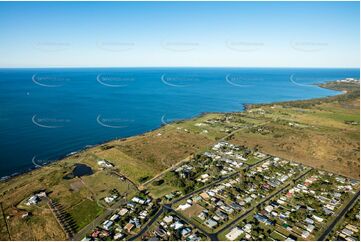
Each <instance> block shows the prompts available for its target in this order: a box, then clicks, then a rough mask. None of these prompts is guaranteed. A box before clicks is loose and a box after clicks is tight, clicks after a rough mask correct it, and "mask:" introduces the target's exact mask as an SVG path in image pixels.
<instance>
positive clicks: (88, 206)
mask: <svg viewBox="0 0 361 242" xmlns="http://www.w3.org/2000/svg"><path fill="white" fill-rule="evenodd" d="M68 212H69V214H70V215H71V216H72V218H73V219H74V221H75V222H76V224H77V225H78V229H81V228H83V227H84V226H86V225H87V224H89V223H90V222H91V221H92V220H93V219H94V218H96V217H97V216H99V215H100V214H101V213H102V212H103V208H102V207H99V206H98V204H97V203H96V202H95V201H90V200H89V199H85V200H84V201H82V202H81V203H79V204H78V205H76V206H74V207H72V208H71V209H70V210H69V211H68Z"/></svg>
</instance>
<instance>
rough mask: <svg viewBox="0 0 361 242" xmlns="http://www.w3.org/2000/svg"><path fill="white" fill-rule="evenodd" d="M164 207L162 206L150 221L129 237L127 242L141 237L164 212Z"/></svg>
mask: <svg viewBox="0 0 361 242" xmlns="http://www.w3.org/2000/svg"><path fill="white" fill-rule="evenodd" d="M165 209H166V208H165V207H164V206H162V207H161V208H160V209H159V210H158V211H157V212H156V214H155V215H154V216H153V218H152V219H151V220H149V222H148V223H147V224H146V225H145V226H144V227H143V228H142V229H141V230H140V231H139V232H138V233H137V234H136V235H134V236H133V237H130V238H129V239H128V240H136V239H137V238H139V237H141V236H142V235H143V234H144V233H145V232H147V230H148V229H149V228H150V227H151V226H152V225H153V223H154V222H155V221H156V220H157V219H158V218H159V216H160V215H162V214H163V213H164V212H165Z"/></svg>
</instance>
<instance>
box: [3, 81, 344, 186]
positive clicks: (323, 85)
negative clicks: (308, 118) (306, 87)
mask: <svg viewBox="0 0 361 242" xmlns="http://www.w3.org/2000/svg"><path fill="white" fill-rule="evenodd" d="M336 82H337V81H326V82H323V83H318V84H313V85H315V86H318V87H321V88H324V89H329V90H334V91H338V92H339V93H337V94H335V95H331V96H325V97H319V98H311V99H297V100H289V101H276V102H270V103H259V104H251V103H249V104H247V103H243V104H242V107H243V110H241V111H228V112H212V111H210V112H202V113H200V114H198V115H195V116H194V117H191V118H184V119H178V120H174V121H171V122H169V123H162V122H161V124H160V126H158V127H155V128H154V129H151V130H148V131H146V132H143V133H140V134H135V135H131V136H127V137H123V138H115V139H109V140H105V141H101V142H99V143H96V144H92V145H85V146H84V147H83V148H80V149H78V150H76V151H72V152H70V153H68V154H64V155H60V156H59V157H58V158H56V159H54V160H52V161H48V162H47V163H45V164H44V165H38V167H37V166H33V167H30V168H28V169H25V170H23V171H18V172H14V173H13V174H11V175H5V176H2V177H0V183H3V182H7V181H10V180H12V179H14V178H16V177H21V176H22V175H25V174H28V173H31V172H33V171H35V170H39V169H41V168H43V167H47V166H50V165H52V164H55V163H58V162H60V161H62V160H64V159H67V158H69V157H72V156H77V155H79V154H81V153H83V152H86V151H88V150H89V149H92V148H94V147H98V146H101V145H106V144H108V143H110V142H114V141H122V140H127V139H131V138H137V137H142V136H145V135H147V134H148V133H150V132H154V131H156V130H158V129H160V128H162V127H164V126H166V125H169V124H172V123H177V122H184V121H187V120H192V119H198V118H201V117H204V116H206V115H209V114H231V113H243V112H247V111H248V110H249V109H252V108H257V107H260V106H265V105H267V106H269V105H282V104H290V103H297V102H312V101H318V100H321V101H322V100H327V99H330V98H331V99H333V98H336V97H339V96H343V95H346V94H348V93H349V92H348V91H347V90H340V89H334V88H332V87H328V86H327V85H329V84H333V83H336Z"/></svg>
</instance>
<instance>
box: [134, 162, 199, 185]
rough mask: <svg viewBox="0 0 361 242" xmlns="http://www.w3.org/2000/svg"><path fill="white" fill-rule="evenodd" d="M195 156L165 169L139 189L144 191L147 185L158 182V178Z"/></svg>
mask: <svg viewBox="0 0 361 242" xmlns="http://www.w3.org/2000/svg"><path fill="white" fill-rule="evenodd" d="M192 157H193V155H190V156H187V157H186V158H184V159H183V160H181V161H179V162H177V163H175V164H174V165H172V166H171V167H169V168H167V169H165V170H164V171H162V172H161V173H159V174H157V175H156V176H154V177H153V178H151V179H150V180H148V181H146V182H144V183H142V184H141V185H140V186H139V188H140V190H142V189H143V188H144V187H145V186H146V185H148V184H149V183H151V182H152V181H154V180H156V179H157V178H159V177H161V176H163V175H164V174H165V173H167V172H168V171H171V170H173V169H175V168H176V167H178V166H180V165H181V164H183V163H184V162H187V161H190V160H191V159H192Z"/></svg>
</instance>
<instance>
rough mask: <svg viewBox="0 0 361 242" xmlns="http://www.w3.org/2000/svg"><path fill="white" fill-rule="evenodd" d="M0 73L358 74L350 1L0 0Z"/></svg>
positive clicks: (356, 22) (356, 28) (355, 19)
mask: <svg viewBox="0 0 361 242" xmlns="http://www.w3.org/2000/svg"><path fill="white" fill-rule="evenodd" d="M0 33H1V37H0V67H5V68H6V67H314V68H316V67H339V68H343V67H347V68H353V67H359V65H360V57H359V53H360V37H359V36H360V6H359V2H0Z"/></svg>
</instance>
